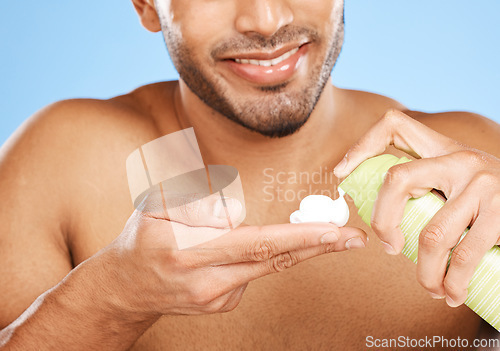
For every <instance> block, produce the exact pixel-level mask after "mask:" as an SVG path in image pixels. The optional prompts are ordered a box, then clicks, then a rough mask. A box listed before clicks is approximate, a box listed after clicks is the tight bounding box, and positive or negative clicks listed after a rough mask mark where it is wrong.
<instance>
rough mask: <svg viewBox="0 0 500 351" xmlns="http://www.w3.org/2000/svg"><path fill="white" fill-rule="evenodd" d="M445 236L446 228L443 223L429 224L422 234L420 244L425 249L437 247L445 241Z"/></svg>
mask: <svg viewBox="0 0 500 351" xmlns="http://www.w3.org/2000/svg"><path fill="white" fill-rule="evenodd" d="M445 236H446V233H445V230H444V228H443V227H442V226H441V225H439V224H429V225H428V226H427V227H425V228H424V229H423V230H422V233H421V234H420V245H421V247H422V248H424V249H435V248H437V247H439V246H440V245H441V244H442V243H443V242H444V239H445Z"/></svg>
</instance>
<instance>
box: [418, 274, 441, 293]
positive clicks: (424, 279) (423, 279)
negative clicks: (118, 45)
mask: <svg viewBox="0 0 500 351" xmlns="http://www.w3.org/2000/svg"><path fill="white" fill-rule="evenodd" d="M417 281H418V283H419V284H420V285H421V286H422V287H423V288H424V289H426V290H428V291H436V290H437V289H438V288H439V285H440V284H439V283H438V282H437V281H436V279H433V278H432V277H431V276H429V274H425V273H423V272H420V271H417Z"/></svg>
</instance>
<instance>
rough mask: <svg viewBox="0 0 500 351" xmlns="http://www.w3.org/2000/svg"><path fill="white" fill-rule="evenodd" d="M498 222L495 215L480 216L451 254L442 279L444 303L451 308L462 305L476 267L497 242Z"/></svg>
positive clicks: (499, 225)
mask: <svg viewBox="0 0 500 351" xmlns="http://www.w3.org/2000/svg"><path fill="white" fill-rule="evenodd" d="M498 228H500V221H499V220H498V218H497V215H489V214H488V215H486V214H485V215H482V214H480V215H479V216H478V218H477V219H476V221H475V222H474V224H473V225H472V227H471V229H470V230H469V232H468V233H467V235H465V237H464V239H463V240H462V241H461V242H460V244H458V246H457V247H456V248H455V249H454V250H453V253H452V254H451V260H450V267H449V268H448V272H447V273H446V277H445V279H444V287H445V291H446V303H448V305H449V306H451V307H457V306H460V305H461V304H463V303H464V302H465V300H466V298H467V287H468V286H469V283H470V281H471V279H472V277H473V275H474V272H475V270H476V267H477V265H478V264H479V262H480V261H481V259H482V258H483V256H484V255H485V253H486V252H487V251H488V250H489V249H491V248H492V247H493V246H494V245H495V243H496V241H497V240H498Z"/></svg>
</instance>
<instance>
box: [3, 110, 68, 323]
mask: <svg viewBox="0 0 500 351" xmlns="http://www.w3.org/2000/svg"><path fill="white" fill-rule="evenodd" d="M54 108H56V107H49V108H47V109H45V110H42V111H41V112H39V113H38V114H37V115H35V116H33V117H32V118H30V119H29V120H28V121H27V122H25V123H24V124H23V126H22V127H21V128H20V129H19V130H18V131H17V132H16V133H15V134H14V135H13V136H12V137H11V138H10V139H9V140H8V141H7V142H6V143H5V144H4V145H3V146H2V147H1V148H0V199H1V204H0V277H1V281H2V283H1V284H0V328H3V327H5V326H6V325H8V324H9V323H10V322H12V321H13V320H14V319H16V318H17V317H18V316H19V315H20V314H21V313H22V312H23V311H24V310H25V309H26V308H27V307H28V306H29V305H30V304H31V303H32V302H33V301H34V300H35V299H36V298H37V297H38V296H39V295H40V294H41V293H43V292H44V291H46V290H47V289H49V288H51V287H52V286H54V285H55V284H57V283H58V282H59V281H60V280H61V279H62V278H63V277H64V276H65V275H66V274H67V273H68V272H69V271H70V270H71V268H72V264H71V258H70V254H69V251H68V248H67V245H66V237H65V225H66V223H65V218H66V217H65V213H64V206H63V202H64V195H63V194H64V186H65V183H64V181H63V178H64V177H62V175H63V173H64V167H65V166H64V164H61V156H60V152H61V150H62V149H61V147H63V145H62V144H63V143H64V141H63V140H60V139H59V138H58V137H57V136H56V135H55V134H56V133H57V132H56V131H57V128H56V126H55V125H54V123H55V122H56V119H54V118H52V116H51V115H52V114H53V110H54Z"/></svg>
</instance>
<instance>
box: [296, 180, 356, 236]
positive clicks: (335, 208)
mask: <svg viewBox="0 0 500 351" xmlns="http://www.w3.org/2000/svg"><path fill="white" fill-rule="evenodd" d="M339 194H340V196H339V198H338V199H337V200H332V199H331V198H330V197H328V196H325V195H309V196H306V197H305V198H304V199H303V200H302V201H301V202H300V207H299V209H298V210H297V211H295V212H293V213H292V214H291V215H290V223H306V222H330V223H333V224H335V225H336V226H338V227H343V226H344V225H345V224H346V223H347V221H348V220H349V206H347V202H346V201H345V199H344V195H345V193H344V191H343V190H342V189H339Z"/></svg>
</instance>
